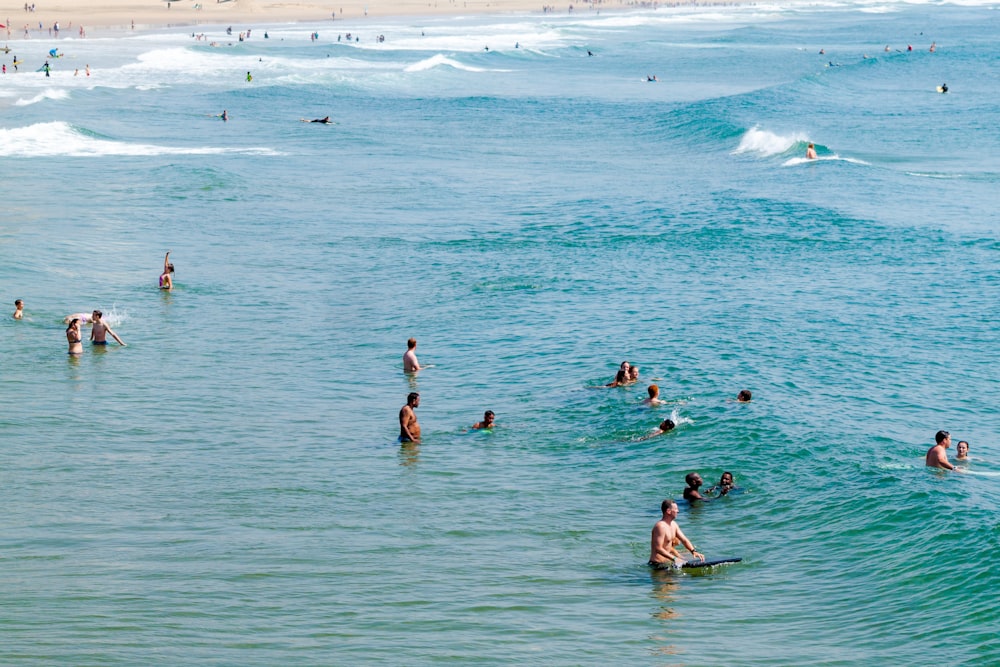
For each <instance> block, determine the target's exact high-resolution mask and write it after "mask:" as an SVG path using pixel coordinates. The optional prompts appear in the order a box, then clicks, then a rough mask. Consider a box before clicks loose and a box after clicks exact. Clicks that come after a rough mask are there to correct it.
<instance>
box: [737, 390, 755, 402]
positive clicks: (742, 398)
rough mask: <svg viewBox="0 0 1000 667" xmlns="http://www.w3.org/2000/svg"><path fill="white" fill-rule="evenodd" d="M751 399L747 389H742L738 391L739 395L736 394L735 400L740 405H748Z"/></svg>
mask: <svg viewBox="0 0 1000 667" xmlns="http://www.w3.org/2000/svg"><path fill="white" fill-rule="evenodd" d="M751 398H752V395H751V394H750V390H749V389H742V390H740V393H738V394H736V400H737V401H739V402H740V403H749V402H750V399H751Z"/></svg>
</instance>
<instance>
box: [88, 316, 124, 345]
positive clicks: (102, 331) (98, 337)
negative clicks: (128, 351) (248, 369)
mask: <svg viewBox="0 0 1000 667" xmlns="http://www.w3.org/2000/svg"><path fill="white" fill-rule="evenodd" d="M103 316H104V313H102V312H101V311H99V310H95V311H94V313H93V315H91V325H90V340H91V342H92V343H93V344H94V345H107V344H108V341H107V336H111V337H112V338H114V339H115V340H116V341H118V344H119V345H121V346H122V347H125V343H124V342H122V339H121V338H119V337H118V334H116V333H115V332H114V331H112V330H111V327H109V326H108V325H107V324H105V323H104V320H102V319H101V318H102V317H103Z"/></svg>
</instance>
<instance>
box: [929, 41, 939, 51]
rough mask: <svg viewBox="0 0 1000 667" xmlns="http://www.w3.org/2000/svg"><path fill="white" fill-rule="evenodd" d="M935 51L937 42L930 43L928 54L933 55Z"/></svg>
mask: <svg viewBox="0 0 1000 667" xmlns="http://www.w3.org/2000/svg"><path fill="white" fill-rule="evenodd" d="M935 51H937V42H931V48H930V52H931V53H934V52H935Z"/></svg>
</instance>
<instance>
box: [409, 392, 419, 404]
mask: <svg viewBox="0 0 1000 667" xmlns="http://www.w3.org/2000/svg"><path fill="white" fill-rule="evenodd" d="M419 402H420V394H419V393H417V392H415V391H411V392H410V393H409V394H408V395H407V396H406V404H407V405H416V404H417V403H419Z"/></svg>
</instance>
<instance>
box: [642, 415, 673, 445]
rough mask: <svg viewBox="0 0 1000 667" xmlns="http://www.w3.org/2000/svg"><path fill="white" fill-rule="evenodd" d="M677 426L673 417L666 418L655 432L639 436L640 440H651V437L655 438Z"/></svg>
mask: <svg viewBox="0 0 1000 667" xmlns="http://www.w3.org/2000/svg"><path fill="white" fill-rule="evenodd" d="M676 427H677V424H675V423H674V421H673V420H672V419H664V420H663V421H662V422H660V425H659V426H658V427H657V428H656V432H655V433H650V434H649V435H644V436H643V437H641V438H639V440H649V439H650V438H655V437H656V436H658V435H663V434H664V433H666V432H667V431H673V430H674V429H675V428H676Z"/></svg>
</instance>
